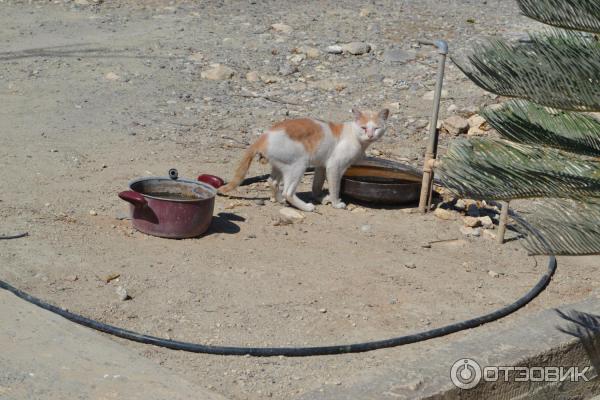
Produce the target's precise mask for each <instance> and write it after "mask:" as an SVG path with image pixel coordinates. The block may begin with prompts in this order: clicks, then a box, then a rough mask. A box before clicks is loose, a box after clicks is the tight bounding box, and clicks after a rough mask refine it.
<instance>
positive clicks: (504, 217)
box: [498, 201, 510, 244]
mask: <svg viewBox="0 0 600 400" xmlns="http://www.w3.org/2000/svg"><path fill="white" fill-rule="evenodd" d="M500 204H502V210H501V211H500V222H499V223H498V243H500V244H502V243H504V233H505V232H506V223H507V222H508V207H509V205H510V202H508V201H501V202H500Z"/></svg>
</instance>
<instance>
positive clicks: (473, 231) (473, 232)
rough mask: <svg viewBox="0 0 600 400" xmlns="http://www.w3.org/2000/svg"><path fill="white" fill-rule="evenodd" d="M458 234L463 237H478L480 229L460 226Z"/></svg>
mask: <svg viewBox="0 0 600 400" xmlns="http://www.w3.org/2000/svg"><path fill="white" fill-rule="evenodd" d="M460 233H462V234H463V235H465V236H480V235H481V228H470V227H468V226H461V227H460Z"/></svg>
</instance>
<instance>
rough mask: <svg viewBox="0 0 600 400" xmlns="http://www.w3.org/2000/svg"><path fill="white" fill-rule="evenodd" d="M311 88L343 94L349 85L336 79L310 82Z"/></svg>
mask: <svg viewBox="0 0 600 400" xmlns="http://www.w3.org/2000/svg"><path fill="white" fill-rule="evenodd" d="M309 86H310V87H312V88H316V89H321V90H327V91H331V90H335V91H337V92H341V91H342V90H344V89H345V88H346V87H347V86H348V85H347V84H346V83H345V82H342V81H338V80H335V79H321V80H319V81H314V82H310V83H309Z"/></svg>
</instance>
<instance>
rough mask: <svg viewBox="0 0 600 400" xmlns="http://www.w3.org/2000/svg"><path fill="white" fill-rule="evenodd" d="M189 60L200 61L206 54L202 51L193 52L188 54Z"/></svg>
mask: <svg viewBox="0 0 600 400" xmlns="http://www.w3.org/2000/svg"><path fill="white" fill-rule="evenodd" d="M188 60H189V61H192V62H194V63H199V62H202V61H203V60H204V54H202V53H200V52H196V53H192V54H190V55H189V56H188Z"/></svg>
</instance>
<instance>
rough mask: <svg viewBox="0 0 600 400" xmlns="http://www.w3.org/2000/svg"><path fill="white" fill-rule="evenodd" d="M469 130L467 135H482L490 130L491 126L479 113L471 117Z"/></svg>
mask: <svg viewBox="0 0 600 400" xmlns="http://www.w3.org/2000/svg"><path fill="white" fill-rule="evenodd" d="M468 122H469V131H468V132H467V135H469V136H481V135H485V134H486V132H487V131H489V130H490V126H489V125H488V123H487V121H486V120H485V118H483V117H482V116H481V115H479V114H475V115H472V116H471V117H469V120H468Z"/></svg>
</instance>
